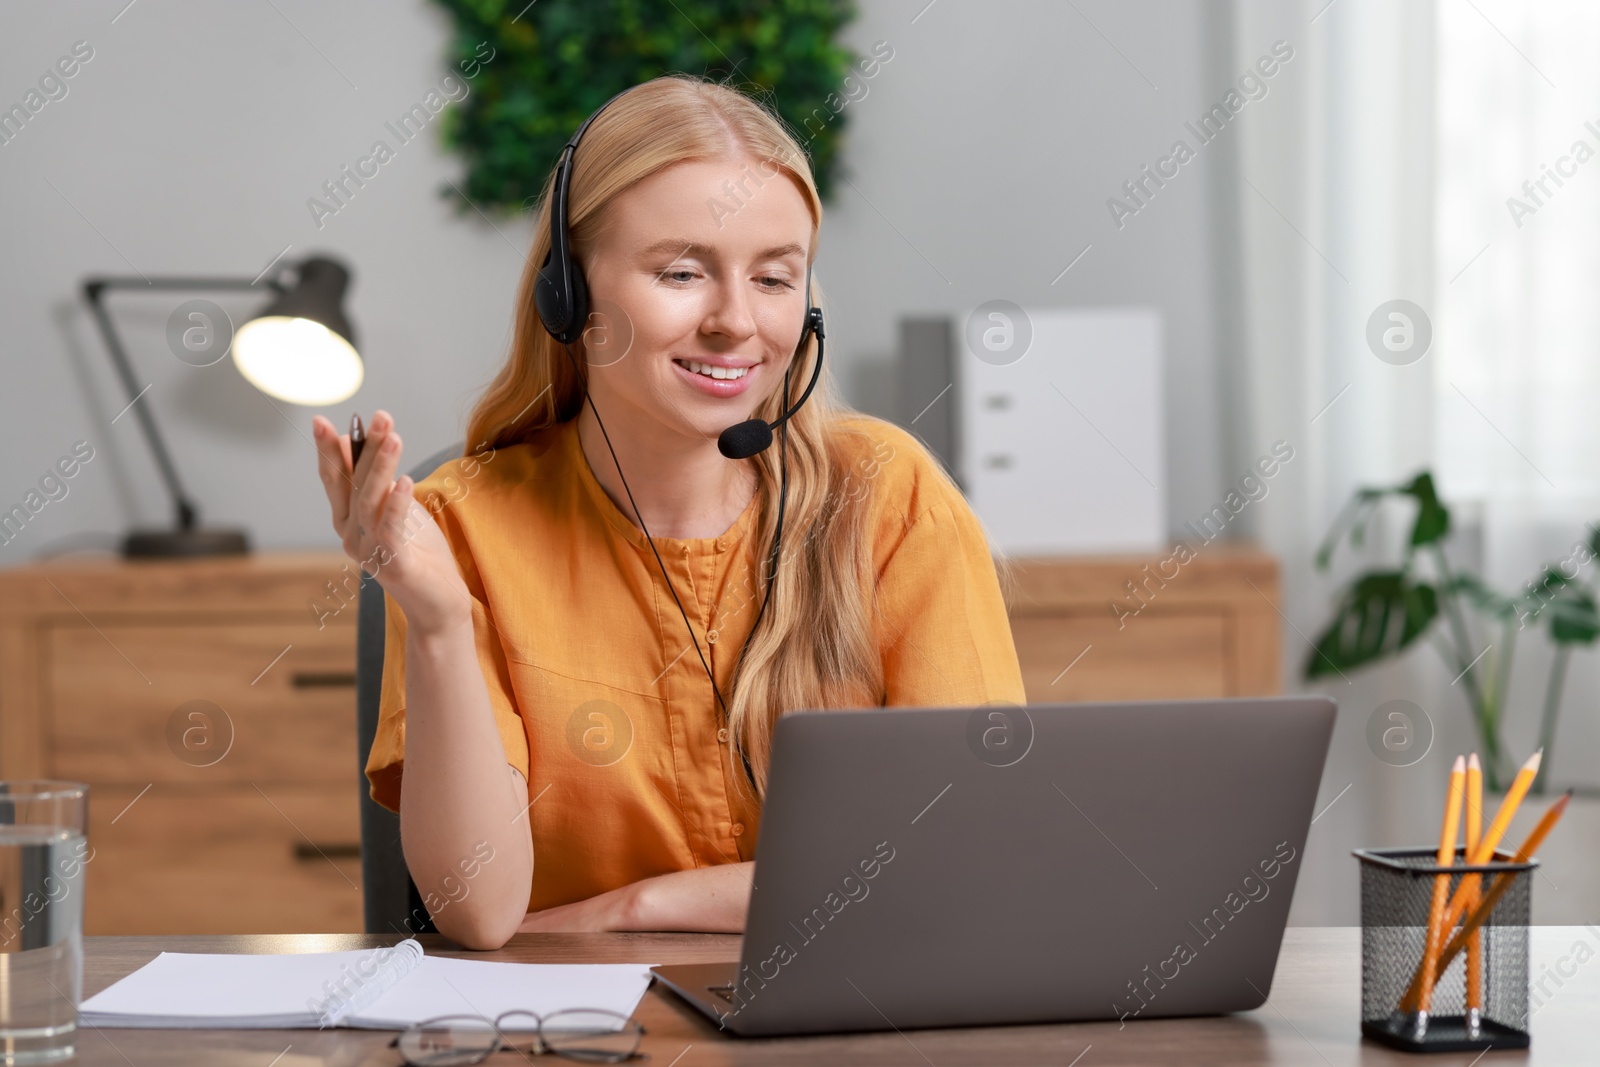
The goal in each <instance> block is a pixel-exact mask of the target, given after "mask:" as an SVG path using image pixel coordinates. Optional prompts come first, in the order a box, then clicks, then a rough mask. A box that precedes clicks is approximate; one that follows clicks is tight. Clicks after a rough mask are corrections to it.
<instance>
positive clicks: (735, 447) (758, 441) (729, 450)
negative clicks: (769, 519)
mask: <svg viewBox="0 0 1600 1067" xmlns="http://www.w3.org/2000/svg"><path fill="white" fill-rule="evenodd" d="M810 303H811V270H810V268H809V267H808V268H807V269H806V304H807V305H808V306H807V308H806V324H805V328H804V329H802V330H801V331H800V343H799V344H797V345H796V346H795V349H794V358H795V359H799V358H800V353H801V352H802V351H804V349H805V347H806V340H807V339H808V338H809V337H810V336H811V335H812V334H813V333H815V334H816V335H817V365H816V366H814V367H812V368H811V381H810V382H809V383H807V385H806V391H805V392H803V393H801V394H800V399H799V400H796V401H795V402H794V407H791V408H787V409H785V411H784V413H783V414H782V415H780V416H778V420H777V421H776V422H768V421H767V420H766V419H746V420H745V421H744V422H740V423H735V424H734V425H732V426H729V427H728V428H727V429H726V430H723V431H722V433H721V434H720V435H719V436H718V437H717V451H719V452H721V453H722V454H723V455H724V456H727V457H728V458H729V459H749V458H750V457H751V456H754V455H758V454H760V453H761V452H764V451H766V450H767V449H768V448H769V447H771V445H772V431H773V430H776V429H777V428H778V427H779V426H782V425H783V424H784V423H785V422H788V421H789V418H790V416H792V415H793V414H794V413H795V412H797V411H799V410H800V407H801V405H803V404H804V403H805V402H806V401H807V400H808V399H809V398H810V397H811V390H813V389H815V388H816V387H817V378H818V376H820V375H821V374H822V351H823V348H824V347H825V346H826V344H827V338H826V335H825V334H824V333H823V329H822V309H821V308H817V307H810V306H809V305H810ZM791 365H792V364H791ZM783 399H784V403H785V404H787V403H788V402H789V396H788V390H784V398H783Z"/></svg>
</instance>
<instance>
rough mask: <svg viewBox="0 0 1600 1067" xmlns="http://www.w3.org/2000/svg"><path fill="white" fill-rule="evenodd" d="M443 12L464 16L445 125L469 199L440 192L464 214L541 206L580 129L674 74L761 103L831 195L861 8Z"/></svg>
mask: <svg viewBox="0 0 1600 1067" xmlns="http://www.w3.org/2000/svg"><path fill="white" fill-rule="evenodd" d="M435 2H436V3H438V4H440V5H441V6H443V7H445V8H447V9H449V11H450V12H451V14H452V15H453V16H454V19H455V23H456V29H455V34H454V41H453V44H452V57H451V58H452V59H453V60H454V63H453V64H452V65H453V69H458V70H460V71H462V72H463V74H465V75H466V76H467V84H468V85H469V86H470V92H469V93H468V95H467V96H466V98H465V99H463V100H462V101H461V102H460V103H459V104H457V105H455V106H453V107H451V108H450V109H449V111H448V112H447V113H446V114H445V116H444V122H443V125H442V131H443V132H442V136H443V138H444V143H445V145H446V146H447V147H449V148H451V149H453V150H455V151H457V152H459V153H460V154H461V155H462V156H463V157H464V158H465V159H466V161H467V174H466V180H465V182H464V183H462V188H461V191H460V192H459V193H458V192H457V191H456V190H454V189H452V188H450V187H449V186H446V187H445V188H444V190H443V192H444V194H445V195H446V196H448V197H450V198H452V199H455V200H456V201H457V202H458V204H459V206H460V207H461V208H462V209H463V210H464V211H471V210H473V208H474V207H476V208H478V209H481V210H483V211H486V212H495V211H499V212H507V213H516V212H522V211H526V210H529V209H531V208H532V207H533V206H534V205H536V203H537V196H538V194H539V192H540V189H541V188H542V185H543V182H544V180H545V178H546V176H547V175H548V174H549V173H550V169H551V168H552V167H553V166H554V165H555V161H556V158H557V157H558V156H559V155H560V153H561V148H562V146H563V145H565V144H566V142H567V138H569V137H570V136H572V133H573V131H574V130H576V129H577V127H578V124H579V123H581V122H582V121H583V120H584V119H585V118H586V117H587V116H588V115H589V114H590V113H591V112H592V111H594V109H595V108H597V107H599V106H600V105H601V104H603V103H605V102H606V100H608V99H609V98H610V97H611V96H613V95H614V94H616V93H618V92H620V91H622V90H623V89H625V88H627V87H629V86H631V85H636V84H638V83H639V82H642V81H648V80H649V79H651V78H654V77H657V76H659V75H662V74H670V73H686V74H693V75H697V76H698V75H706V76H709V77H712V78H714V79H716V80H719V81H725V82H727V83H728V84H731V85H733V86H736V87H738V88H741V89H744V90H745V91H747V92H751V93H753V95H756V96H757V97H758V98H760V99H762V100H764V101H765V102H766V103H767V105H768V106H769V107H770V108H772V109H773V110H774V111H776V112H777V113H778V115H779V116H781V117H782V118H783V119H784V121H785V122H786V123H787V124H788V126H789V128H790V132H791V133H792V134H793V135H794V136H795V139H796V140H797V141H798V142H799V143H800V145H801V147H802V148H803V149H805V151H806V152H807V153H808V154H809V155H810V158H811V166H812V171H813V173H814V174H815V176H816V181H817V186H818V188H819V190H820V191H821V193H822V196H823V198H824V199H825V200H826V199H828V198H829V197H830V196H831V191H832V186H833V168H834V165H835V163H836V161H837V157H838V150H839V136H840V133H841V132H842V131H843V129H844V127H845V124H846V121H847V119H848V117H849V114H848V109H847V108H844V107H842V106H841V105H840V99H841V95H842V89H841V86H843V85H844V84H845V78H846V75H848V74H849V73H850V67H851V65H852V63H853V62H854V61H855V58H856V57H855V56H854V54H853V53H852V52H851V51H850V50H849V49H847V48H845V47H843V46H842V45H839V44H836V43H835V42H834V36H835V34H836V33H837V32H838V31H839V29H840V28H841V27H842V26H843V25H844V24H845V23H846V22H848V21H849V20H850V19H852V18H854V17H855V14H856V11H855V4H854V2H853V0H537V2H534V3H529V0H435ZM830 96H831V98H832V100H831V103H832V105H833V106H831V107H830ZM808 120H809V121H808ZM462 193H464V194H465V196H466V199H467V200H468V201H470V202H471V203H470V205H469V204H468V203H466V202H463V201H462V199H461V194H462Z"/></svg>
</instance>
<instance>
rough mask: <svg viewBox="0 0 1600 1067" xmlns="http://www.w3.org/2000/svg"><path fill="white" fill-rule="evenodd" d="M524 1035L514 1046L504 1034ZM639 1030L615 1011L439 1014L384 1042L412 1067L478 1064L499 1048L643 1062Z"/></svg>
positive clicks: (641, 1029) (641, 1030) (600, 1060)
mask: <svg viewBox="0 0 1600 1067" xmlns="http://www.w3.org/2000/svg"><path fill="white" fill-rule="evenodd" d="M508 1029H509V1030H514V1031H518V1032H519V1033H529V1034H530V1035H531V1036H532V1038H533V1040H532V1041H531V1042H528V1043H527V1044H526V1045H521V1044H515V1043H513V1042H512V1040H511V1039H510V1037H509V1036H508V1035H507V1034H506V1031H507V1030H508ZM643 1037H644V1027H643V1026H640V1025H639V1024H638V1023H636V1022H634V1021H633V1020H632V1019H629V1018H628V1017H627V1016H625V1015H619V1014H617V1013H616V1012H614V1011H605V1010H603V1009H599V1008H575V1009H571V1010H567V1011H558V1012H554V1013H552V1014H551V1015H548V1016H544V1017H542V1018H541V1017H540V1016H539V1015H538V1014H537V1013H536V1012H531V1011H508V1012H505V1013H504V1014H502V1015H499V1016H497V1017H496V1018H495V1019H494V1020H493V1021H491V1020H489V1019H487V1018H485V1017H484V1016H482V1015H441V1016H439V1017H438V1018H436V1019H428V1020H426V1021H424V1022H420V1023H417V1024H416V1025H414V1026H412V1027H411V1028H410V1029H409V1030H405V1031H403V1032H402V1033H400V1034H399V1035H397V1036H396V1037H395V1039H394V1040H393V1041H391V1042H390V1043H389V1045H390V1047H391V1048H398V1049H399V1050H400V1055H401V1057H402V1058H403V1059H404V1060H405V1062H406V1063H408V1064H411V1065H412V1067H463V1065H465V1064H472V1063H482V1062H483V1061H484V1060H486V1059H488V1058H489V1056H490V1055H491V1054H493V1053H495V1052H499V1051H500V1050H502V1049H505V1050H507V1051H511V1052H521V1053H523V1054H524V1055H529V1054H531V1055H535V1056H537V1055H540V1054H542V1053H546V1052H552V1053H554V1054H555V1055H557V1056H560V1057H562V1058H563V1059H569V1060H578V1061H580V1062H582V1063H622V1062H624V1061H626V1060H632V1059H640V1060H647V1059H649V1058H650V1057H649V1055H648V1054H647V1053H643V1052H640V1051H639V1041H640V1039H641V1038H643Z"/></svg>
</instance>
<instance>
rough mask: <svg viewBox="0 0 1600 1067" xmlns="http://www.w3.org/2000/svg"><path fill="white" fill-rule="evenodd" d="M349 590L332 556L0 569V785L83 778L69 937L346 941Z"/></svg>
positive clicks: (350, 875) (349, 578)
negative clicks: (250, 936) (271, 936)
mask: <svg viewBox="0 0 1600 1067" xmlns="http://www.w3.org/2000/svg"><path fill="white" fill-rule="evenodd" d="M329 583H332V585H331V587H330V584H329ZM354 588H355V581H354V571H353V567H352V568H348V569H347V567H346V561H345V560H344V559H343V557H341V556H338V555H334V554H314V555H312V554H306V555H291V554H262V555H257V556H251V557H246V558H242V559H219V560H202V561H180V562H164V561H163V562H137V563H134V562H123V561H120V560H105V559H100V560H93V561H82V562H56V563H49V564H43V565H39V566H31V567H24V568H19V569H15V570H10V571H0V776H3V777H6V778H27V777H48V778H67V779H72V780H76V781H83V782H88V783H89V785H90V789H91V793H90V829H89V843H90V845H91V846H92V847H93V849H94V853H93V859H92V860H91V861H90V863H89V865H88V867H87V868H86V877H87V880H88V881H87V887H86V892H85V909H86V910H85V917H84V927H85V930H86V932H88V933H90V934H167V933H296V932H305V931H318V932H328V933H338V932H355V931H359V930H360V929H361V928H362V918H361V891H360V885H361V864H360V830H359V821H358V807H357V804H358V799H359V793H358V789H359V787H360V771H359V768H358V767H357V761H356V727H355V639H356V606H355V600H354V592H353V590H354Z"/></svg>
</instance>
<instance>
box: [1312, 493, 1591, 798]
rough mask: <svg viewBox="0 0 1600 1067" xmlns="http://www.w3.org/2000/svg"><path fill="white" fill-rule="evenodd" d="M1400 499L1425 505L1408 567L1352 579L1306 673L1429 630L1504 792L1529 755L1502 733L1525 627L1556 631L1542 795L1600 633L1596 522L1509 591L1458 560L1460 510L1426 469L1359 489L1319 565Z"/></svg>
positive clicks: (1352, 661) (1364, 660) (1342, 668)
mask: <svg viewBox="0 0 1600 1067" xmlns="http://www.w3.org/2000/svg"><path fill="white" fill-rule="evenodd" d="M1389 497H1396V498H1409V499H1410V500H1411V501H1412V502H1414V504H1415V507H1416V516H1415V519H1414V520H1413V522H1412V525H1411V536H1410V538H1409V540H1408V542H1407V544H1406V546H1405V550H1404V554H1403V556H1402V558H1401V559H1400V561H1399V563H1398V565H1396V566H1392V567H1387V568H1374V569H1371V570H1367V571H1364V572H1362V573H1360V574H1357V575H1356V576H1355V577H1354V578H1352V579H1350V581H1349V582H1348V583H1347V584H1346V585H1345V586H1344V588H1343V589H1342V590H1341V591H1340V593H1339V597H1338V605H1337V607H1336V608H1335V611H1334V616H1333V619H1332V620H1331V621H1330V622H1329V623H1328V626H1327V628H1326V629H1325V630H1323V632H1322V634H1321V635H1320V636H1319V637H1318V638H1317V641H1316V643H1315V647H1314V648H1313V649H1312V652H1311V655H1310V656H1309V657H1308V658H1307V659H1306V664H1305V671H1304V673H1305V677H1306V678H1307V679H1314V678H1320V677H1323V676H1326V675H1330V674H1341V675H1342V674H1344V673H1345V672H1347V671H1353V670H1355V669H1357V668H1359V667H1364V666H1366V665H1368V664H1371V663H1377V662H1379V661H1381V660H1384V659H1388V658H1389V657H1391V656H1398V655H1400V654H1402V653H1403V652H1405V650H1406V649H1408V648H1410V647H1411V646H1412V645H1413V644H1415V643H1416V642H1417V641H1418V640H1420V639H1421V638H1424V637H1428V638H1430V643H1431V644H1433V646H1434V647H1435V648H1436V649H1437V650H1438V652H1439V654H1440V655H1441V656H1443V657H1444V660H1445V663H1446V665H1447V666H1448V668H1449V669H1450V671H1451V673H1452V674H1454V675H1455V676H1456V681H1457V682H1459V683H1461V688H1462V692H1463V693H1464V695H1465V697H1466V700H1467V703H1468V706H1469V707H1468V710H1469V711H1470V712H1471V714H1472V720H1473V723H1474V724H1475V725H1476V727H1477V732H1478V738H1479V742H1480V744H1481V746H1482V757H1483V771H1484V785H1485V786H1486V787H1487V788H1488V789H1490V790H1499V789H1501V788H1503V787H1504V786H1505V785H1506V784H1507V783H1509V781H1510V776H1511V774H1512V773H1513V772H1514V771H1515V768H1516V766H1517V765H1518V763H1519V762H1520V761H1515V760H1512V759H1510V758H1509V754H1508V753H1507V752H1506V750H1505V743H1504V740H1503V731H1502V728H1503V726H1504V724H1505V717H1506V712H1507V710H1508V709H1507V706H1506V697H1507V693H1508V692H1509V691H1510V689H1509V687H1510V681H1511V666H1512V659H1513V656H1514V654H1515V651H1516V641H1517V635H1518V634H1519V633H1521V632H1522V631H1523V630H1525V629H1527V628H1528V627H1529V626H1530V625H1531V626H1533V627H1535V628H1537V627H1540V626H1545V627H1548V633H1549V636H1550V640H1551V641H1552V642H1554V644H1555V647H1556V654H1555V657H1554V659H1553V660H1552V662H1551V665H1550V674H1549V677H1548V679H1547V680H1546V683H1545V698H1544V709H1543V713H1542V715H1541V718H1540V723H1539V746H1540V747H1541V748H1542V749H1543V750H1544V760H1543V764H1542V766H1541V768H1540V773H1539V777H1538V780H1537V781H1536V783H1535V786H1534V790H1535V792H1538V793H1543V792H1544V791H1545V788H1546V783H1547V782H1548V779H1549V774H1550V766H1551V762H1552V759H1551V755H1552V752H1551V750H1552V748H1553V747H1554V744H1555V739H1556V725H1557V720H1558V717H1559V715H1560V708H1561V695H1562V688H1563V685H1564V683H1565V681H1566V673H1567V665H1568V662H1569V661H1570V659H1571V656H1572V652H1573V650H1574V649H1576V648H1579V647H1583V646H1588V645H1593V644H1594V643H1595V640H1596V638H1597V637H1600V611H1597V609H1596V599H1595V593H1596V589H1595V578H1594V571H1595V569H1594V568H1591V569H1590V571H1589V575H1588V578H1587V580H1583V565H1584V564H1585V563H1589V562H1591V561H1593V560H1594V559H1595V558H1596V556H1600V528H1597V527H1596V526H1595V525H1594V524H1591V525H1590V527H1589V530H1588V537H1587V538H1585V539H1582V540H1579V541H1577V542H1575V543H1574V545H1573V547H1572V551H1571V552H1570V553H1569V554H1568V556H1567V557H1566V558H1564V559H1562V560H1561V561H1559V562H1557V563H1553V564H1547V565H1546V566H1544V567H1543V568H1541V570H1540V573H1539V574H1538V575H1536V576H1535V577H1534V578H1532V579H1530V580H1529V581H1528V582H1526V583H1524V587H1523V590H1522V592H1521V593H1518V594H1514V595H1506V594H1504V593H1501V592H1500V591H1498V590H1496V589H1493V588H1491V587H1490V586H1489V585H1488V584H1487V583H1486V582H1484V581H1483V579H1482V578H1481V577H1480V576H1478V575H1476V574H1472V573H1471V572H1469V571H1465V570H1463V569H1461V568H1460V567H1459V566H1456V565H1454V564H1453V563H1452V562H1451V560H1450V558H1449V556H1448V554H1447V553H1446V551H1445V545H1446V541H1447V539H1448V538H1449V535H1450V511H1449V509H1448V508H1446V507H1445V506H1444V504H1443V503H1441V502H1440V500H1439V497H1438V495H1437V493H1436V492H1435V491H1434V486H1433V476H1432V475H1431V474H1429V473H1428V472H1427V471H1424V472H1422V473H1421V474H1418V475H1417V476H1416V477H1415V478H1413V479H1411V481H1409V482H1406V483H1404V484H1402V485H1397V486H1392V487H1384V488H1365V489H1360V490H1357V491H1356V493H1355V494H1354V496H1352V497H1351V499H1350V500H1349V502H1348V503H1346V505H1345V507H1344V508H1343V509H1342V510H1341V511H1340V513H1339V515H1338V517H1337V518H1336V519H1335V520H1334V524H1333V527H1332V529H1331V530H1329V532H1328V536H1327V538H1326V539H1325V540H1324V541H1323V543H1322V546H1321V548H1319V549H1318V551H1317V559H1316V563H1317V569H1318V570H1319V571H1324V572H1325V571H1326V570H1327V569H1328V566H1329V564H1330V562H1331V561H1332V559H1333V553H1334V550H1335V549H1336V548H1337V547H1338V546H1339V544H1340V542H1341V541H1343V540H1344V539H1345V538H1346V537H1348V538H1349V541H1350V544H1351V545H1352V546H1353V547H1356V548H1359V547H1361V546H1362V544H1363V543H1364V541H1365V536H1366V530H1367V524H1368V522H1369V521H1370V520H1371V518H1372V515H1373V513H1374V512H1375V511H1376V510H1377V508H1378V505H1379V504H1380V503H1381V502H1382V501H1383V500H1384V499H1385V498H1389Z"/></svg>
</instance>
